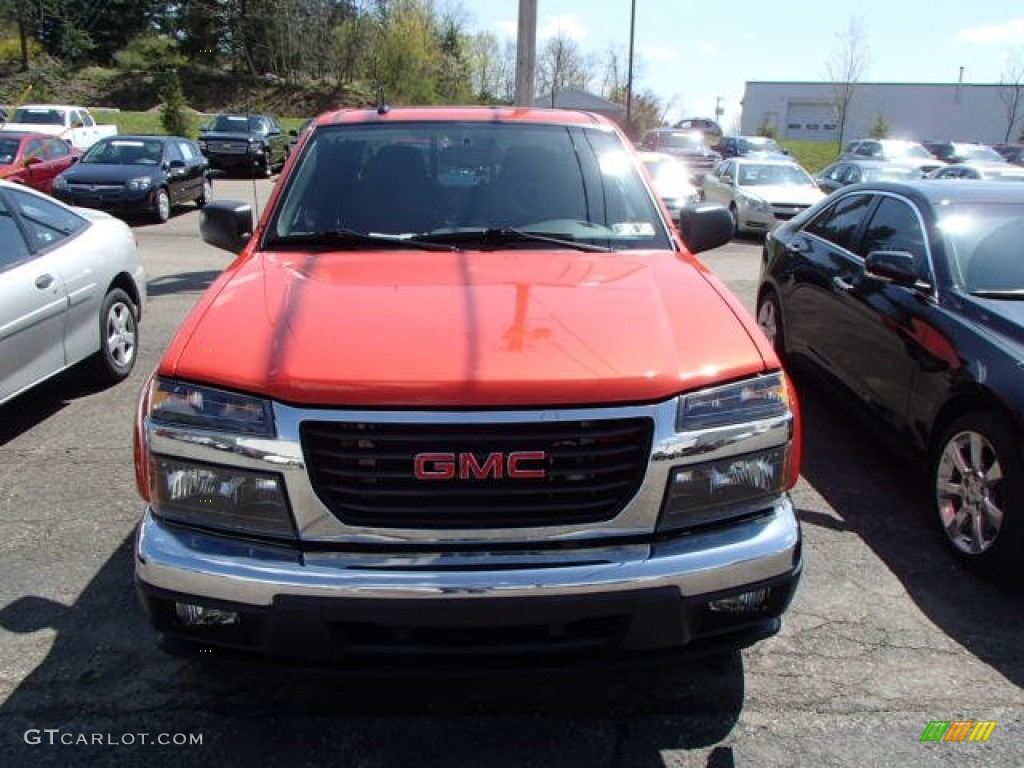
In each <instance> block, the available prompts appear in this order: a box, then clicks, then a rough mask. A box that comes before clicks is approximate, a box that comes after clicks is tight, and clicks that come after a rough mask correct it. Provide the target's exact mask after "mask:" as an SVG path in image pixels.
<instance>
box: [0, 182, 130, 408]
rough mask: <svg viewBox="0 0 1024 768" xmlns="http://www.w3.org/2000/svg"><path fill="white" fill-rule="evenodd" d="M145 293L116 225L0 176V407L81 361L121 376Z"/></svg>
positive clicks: (108, 379)
mask: <svg viewBox="0 0 1024 768" xmlns="http://www.w3.org/2000/svg"><path fill="white" fill-rule="evenodd" d="M145 300H146V280H145V273H144V271H143V269H142V266H141V265H140V263H139V260H138V256H137V253H136V246H135V237H134V235H133V233H132V231H131V229H129V227H128V226H127V225H126V224H124V222H122V221H120V220H118V219H115V218H113V217H112V216H109V215H107V214H105V213H101V212H99V211H92V210H89V209H85V208H70V207H68V206H66V205H64V204H62V203H60V202H58V201H56V200H54V199H53V198H50V197H47V196H45V195H42V194H39V193H37V192H34V191H33V190H30V189H26V188H25V187H24V186H21V185H17V184H11V183H8V182H4V181H0V404H2V403H5V402H6V401H8V400H10V399H11V398H13V397H15V396H16V395H18V394H20V393H21V392H24V391H25V390H27V389H29V388H30V387H32V386H35V385H36V384H38V383H40V382H42V381H44V380H45V379H48V378H50V377H51V376H53V375H54V374H56V373H59V372H60V371H63V370H65V369H66V368H70V367H71V366H73V365H76V364H77V363H79V362H82V361H88V362H87V365H89V366H90V368H91V372H92V373H93V375H94V376H95V378H96V379H97V380H99V381H100V382H102V383H107V384H112V383H114V382H117V381H120V380H121V379H123V378H125V377H126V376H128V374H129V373H131V370H132V368H133V366H134V365H135V358H136V352H137V349H138V325H139V320H140V318H141V315H142V306H143V304H144V302H145Z"/></svg>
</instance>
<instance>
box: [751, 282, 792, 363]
mask: <svg viewBox="0 0 1024 768" xmlns="http://www.w3.org/2000/svg"><path fill="white" fill-rule="evenodd" d="M757 325H758V326H759V327H760V328H761V330H762V331H763V332H764V335H765V336H767V337H768V341H770V342H771V343H772V348H773V349H774V350H775V354H777V355H778V356H779V359H780V360H782V359H784V358H785V356H786V332H785V330H784V329H783V327H782V306H781V305H780V303H779V297H778V295H777V294H776V293H775V291H773V290H771V289H769V290H767V291H765V292H764V294H763V295H762V296H761V298H760V300H759V301H758V303H757Z"/></svg>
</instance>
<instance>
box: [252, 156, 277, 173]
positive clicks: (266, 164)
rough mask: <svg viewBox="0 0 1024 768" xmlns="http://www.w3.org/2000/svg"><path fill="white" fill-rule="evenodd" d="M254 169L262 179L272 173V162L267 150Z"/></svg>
mask: <svg viewBox="0 0 1024 768" xmlns="http://www.w3.org/2000/svg"><path fill="white" fill-rule="evenodd" d="M256 170H257V173H258V174H259V176H260V177H261V178H264V179H269V178H270V177H271V176H273V175H274V163H273V162H272V160H271V157H270V153H269V152H268V153H267V154H266V155H264V156H263V160H261V161H260V164H259V167H258V168H257V169H256Z"/></svg>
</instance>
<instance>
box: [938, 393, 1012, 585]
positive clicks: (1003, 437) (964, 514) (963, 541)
mask: <svg viewBox="0 0 1024 768" xmlns="http://www.w3.org/2000/svg"><path fill="white" fill-rule="evenodd" d="M1020 439H1021V436H1020V435H1019V434H1018V433H1017V431H1016V430H1015V429H1014V428H1013V427H1012V426H1011V424H1010V423H1009V421H1008V420H1007V419H1006V418H1004V417H1002V416H1001V415H1000V414H998V413H996V412H994V411H980V412H976V413H969V414H967V415H965V416H961V417H960V418H958V419H957V420H956V421H955V422H953V423H952V424H951V425H950V426H949V428H948V429H946V430H945V432H943V434H942V436H941V437H940V438H939V440H938V441H937V442H936V444H935V450H934V451H933V453H932V464H931V476H930V477H931V482H932V488H933V489H934V491H935V504H936V513H937V514H936V519H937V521H938V523H939V526H940V527H941V528H942V530H943V532H944V533H945V534H946V540H947V541H948V543H949V545H950V547H951V549H952V550H953V552H954V554H955V555H956V556H957V557H958V558H959V559H960V560H961V561H962V562H964V563H966V564H967V565H968V566H969V567H971V568H973V569H975V570H976V571H978V572H980V573H984V574H986V575H991V576H997V577H1001V578H1003V579H1005V580H1007V581H1012V582H1016V583H1021V582H1024V571H1022V570H1021V567H1020V562H1021V558H1022V557H1024V517H1022V513H1024V461H1022V459H1021V448H1020V445H1021V443H1020Z"/></svg>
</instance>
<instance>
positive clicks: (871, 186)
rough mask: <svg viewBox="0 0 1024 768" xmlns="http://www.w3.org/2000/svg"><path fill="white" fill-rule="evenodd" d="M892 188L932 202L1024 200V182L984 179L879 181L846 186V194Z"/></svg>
mask: <svg viewBox="0 0 1024 768" xmlns="http://www.w3.org/2000/svg"><path fill="white" fill-rule="evenodd" d="M872 190H873V191H878V192H892V193H894V194H900V195H905V196H907V197H914V198H918V199H920V200H925V201H927V202H929V203H931V204H932V205H936V204H940V203H944V202H949V203H1024V184H1012V183H1007V182H1005V181H984V180H981V179H948V180H946V179H943V180H942V181H939V180H938V179H914V180H911V181H876V182H866V183H861V184H852V185H850V186H848V187H843V188H842V192H843V194H845V193H847V192H856V191H862V192H866V191H872Z"/></svg>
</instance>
